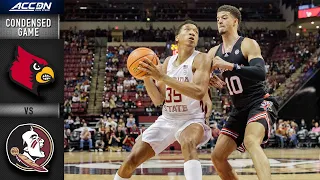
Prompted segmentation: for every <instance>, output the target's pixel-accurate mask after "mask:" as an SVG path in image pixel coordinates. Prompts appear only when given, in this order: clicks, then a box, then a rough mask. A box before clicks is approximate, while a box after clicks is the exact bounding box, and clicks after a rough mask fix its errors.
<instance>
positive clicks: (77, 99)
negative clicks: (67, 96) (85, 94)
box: [72, 93, 80, 102]
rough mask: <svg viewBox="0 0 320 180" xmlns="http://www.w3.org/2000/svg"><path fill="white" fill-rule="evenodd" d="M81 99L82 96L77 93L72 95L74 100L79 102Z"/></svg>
mask: <svg viewBox="0 0 320 180" xmlns="http://www.w3.org/2000/svg"><path fill="white" fill-rule="evenodd" d="M79 101H80V97H79V95H78V94H77V93H74V94H73V96H72V102H79Z"/></svg>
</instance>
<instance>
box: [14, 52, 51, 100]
mask: <svg viewBox="0 0 320 180" xmlns="http://www.w3.org/2000/svg"><path fill="white" fill-rule="evenodd" d="M9 75H10V78H11V80H12V81H13V82H15V83H16V84H18V85H20V86H22V87H23V88H25V89H27V90H29V91H30V92H32V93H34V94H36V95H39V92H38V86H39V85H45V84H48V83H51V82H53V81H54V72H53V70H52V68H51V67H49V65H48V62H47V61H46V60H44V59H42V58H39V57H37V56H35V55H33V54H31V53H29V52H27V51H26V50H24V49H23V48H22V47H20V46H18V47H17V54H16V57H15V60H14V62H13V63H12V65H11V67H10V69H9Z"/></svg>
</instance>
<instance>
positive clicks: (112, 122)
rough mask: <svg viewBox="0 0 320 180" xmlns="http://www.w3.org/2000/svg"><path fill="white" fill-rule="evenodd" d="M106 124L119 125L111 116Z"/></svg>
mask: <svg viewBox="0 0 320 180" xmlns="http://www.w3.org/2000/svg"><path fill="white" fill-rule="evenodd" d="M105 126H112V127H117V123H116V122H114V121H113V120H112V118H111V117H109V118H108V121H107V122H106V125H105Z"/></svg>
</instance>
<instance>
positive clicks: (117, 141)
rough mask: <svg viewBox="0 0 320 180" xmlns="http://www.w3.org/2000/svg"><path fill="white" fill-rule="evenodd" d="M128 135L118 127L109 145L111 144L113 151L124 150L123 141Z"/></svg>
mask: <svg viewBox="0 0 320 180" xmlns="http://www.w3.org/2000/svg"><path fill="white" fill-rule="evenodd" d="M125 137H126V134H125V133H124V132H123V131H122V127H121V126H118V127H117V130H116V132H115V133H112V135H111V139H110V140H109V142H110V143H109V144H111V149H110V150H111V151H118V152H120V151H121V150H122V145H123V140H125Z"/></svg>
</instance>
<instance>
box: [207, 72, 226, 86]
mask: <svg viewBox="0 0 320 180" xmlns="http://www.w3.org/2000/svg"><path fill="white" fill-rule="evenodd" d="M224 85H226V83H225V82H224V81H222V80H221V79H220V78H219V77H218V76H217V75H213V76H212V77H211V78H210V80H209V86H210V87H215V88H218V89H221V88H223V86H224Z"/></svg>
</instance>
